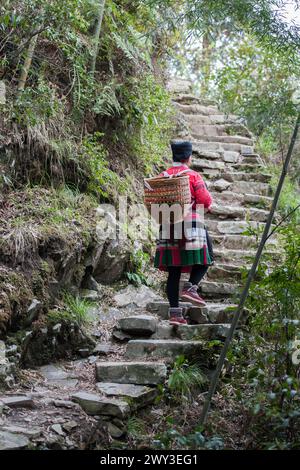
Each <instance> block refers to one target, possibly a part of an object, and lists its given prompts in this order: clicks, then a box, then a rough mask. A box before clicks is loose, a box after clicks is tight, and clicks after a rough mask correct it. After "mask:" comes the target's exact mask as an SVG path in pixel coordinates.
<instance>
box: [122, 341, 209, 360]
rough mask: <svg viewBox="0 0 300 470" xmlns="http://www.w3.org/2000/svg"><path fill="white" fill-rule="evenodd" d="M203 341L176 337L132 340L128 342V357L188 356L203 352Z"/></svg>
mask: <svg viewBox="0 0 300 470" xmlns="http://www.w3.org/2000/svg"><path fill="white" fill-rule="evenodd" d="M201 351H202V343H201V342H199V341H182V340H176V339H169V340H167V339H162V340H160V339H149V340H140V339H138V340H131V341H129V343H128V344H127V349H126V353H125V357H127V358H130V359H131V358H144V357H148V358H159V357H165V358H168V357H172V358H174V359H175V357H176V356H180V355H184V356H186V357H187V358H189V357H191V356H193V355H195V354H198V353H201Z"/></svg>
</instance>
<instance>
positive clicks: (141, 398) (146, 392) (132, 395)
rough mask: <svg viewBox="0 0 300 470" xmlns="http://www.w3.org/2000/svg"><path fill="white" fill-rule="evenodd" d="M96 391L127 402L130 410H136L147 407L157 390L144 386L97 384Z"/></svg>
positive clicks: (155, 395)
mask: <svg viewBox="0 0 300 470" xmlns="http://www.w3.org/2000/svg"><path fill="white" fill-rule="evenodd" d="M96 385H97V388H98V390H99V391H100V392H101V393H103V394H104V395H107V396H114V397H118V398H122V399H124V400H125V401H128V403H129V404H130V406H131V408H134V409H137V408H141V407H143V406H146V405H149V404H150V403H152V402H153V401H154V400H155V398H156V397H157V389H156V388H150V387H145V386H144V385H134V384H119V383H113V382H99V383H97V384H96Z"/></svg>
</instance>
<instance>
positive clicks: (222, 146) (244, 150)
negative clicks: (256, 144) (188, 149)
mask: <svg viewBox="0 0 300 470" xmlns="http://www.w3.org/2000/svg"><path fill="white" fill-rule="evenodd" d="M192 137H193V140H192V143H193V147H195V148H199V147H200V148H202V150H206V151H207V150H208V151H212V152H222V151H223V152H224V151H232V152H239V153H241V154H242V155H248V154H252V152H253V147H252V146H249V145H243V144H233V143H225V142H217V141H215V140H213V139H211V140H210V141H209V142H206V141H203V140H201V139H199V138H198V136H197V134H194V133H193V132H192Z"/></svg>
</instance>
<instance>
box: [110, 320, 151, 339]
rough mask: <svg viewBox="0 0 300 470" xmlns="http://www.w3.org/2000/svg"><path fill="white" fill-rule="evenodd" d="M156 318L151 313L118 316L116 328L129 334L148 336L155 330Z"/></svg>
mask: <svg viewBox="0 0 300 470" xmlns="http://www.w3.org/2000/svg"><path fill="white" fill-rule="evenodd" d="M157 323H158V319H157V318H155V317H154V316H152V315H132V316H128V317H124V318H120V319H119V320H118V322H117V325H116V328H117V329H120V330H122V331H124V332H125V333H129V334H130V335H141V336H150V335H152V334H153V333H155V332H156V329H157Z"/></svg>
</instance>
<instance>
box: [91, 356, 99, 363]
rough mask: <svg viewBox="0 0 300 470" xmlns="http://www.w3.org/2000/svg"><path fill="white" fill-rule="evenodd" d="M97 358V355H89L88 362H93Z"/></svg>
mask: <svg viewBox="0 0 300 470" xmlns="http://www.w3.org/2000/svg"><path fill="white" fill-rule="evenodd" d="M97 359H98V358H97V356H90V357H89V364H95V362H96V361H97Z"/></svg>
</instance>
